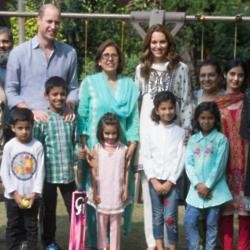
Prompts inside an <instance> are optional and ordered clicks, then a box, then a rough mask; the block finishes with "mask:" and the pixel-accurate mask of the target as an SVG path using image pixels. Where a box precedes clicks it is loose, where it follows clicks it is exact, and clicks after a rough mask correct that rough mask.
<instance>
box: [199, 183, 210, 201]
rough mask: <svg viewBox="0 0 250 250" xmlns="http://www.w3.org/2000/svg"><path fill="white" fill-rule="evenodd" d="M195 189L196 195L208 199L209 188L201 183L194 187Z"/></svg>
mask: <svg viewBox="0 0 250 250" xmlns="http://www.w3.org/2000/svg"><path fill="white" fill-rule="evenodd" d="M196 189H197V192H198V194H199V195H200V196H201V197H202V198H208V197H209V195H210V190H209V188H208V187H207V186H206V185H204V184H203V183H199V184H197V185H196Z"/></svg>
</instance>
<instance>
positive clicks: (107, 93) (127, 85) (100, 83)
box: [88, 72, 139, 118]
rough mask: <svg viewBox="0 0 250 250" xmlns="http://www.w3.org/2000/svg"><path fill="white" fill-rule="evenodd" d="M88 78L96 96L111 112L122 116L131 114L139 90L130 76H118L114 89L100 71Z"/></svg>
mask: <svg viewBox="0 0 250 250" xmlns="http://www.w3.org/2000/svg"><path fill="white" fill-rule="evenodd" d="M88 78H89V79H88V80H89V81H91V83H92V84H93V85H94V89H95V90H96V94H97V96H98V97H99V98H100V100H102V101H103V104H104V105H105V106H107V107H109V108H110V109H111V111H112V113H115V114H116V115H118V116H119V117H123V118H126V117H128V116H129V115H130V114H131V112H132V111H133V109H134V107H135V104H136V102H137V99H138V97H139V90H138V89H137V87H136V86H135V84H134V82H133V80H132V79H131V78H129V77H122V76H118V77H117V85H116V89H114V90H112V88H111V86H110V85H109V83H108V80H107V77H106V75H105V74H104V73H102V72H100V73H97V74H94V75H91V76H89V77H88Z"/></svg>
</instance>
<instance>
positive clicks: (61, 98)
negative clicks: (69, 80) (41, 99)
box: [45, 87, 67, 113]
mask: <svg viewBox="0 0 250 250" xmlns="http://www.w3.org/2000/svg"><path fill="white" fill-rule="evenodd" d="M45 98H46V99H47V100H48V101H49V109H50V110H51V111H53V112H55V113H59V112H61V111H62V110H63V108H64V106H65V103H66V98H67V92H66V90H65V89H64V88H63V87H53V88H52V89H51V90H50V91H49V93H48V94H47V95H45Z"/></svg>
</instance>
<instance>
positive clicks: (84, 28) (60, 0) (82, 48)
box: [9, 0, 250, 79]
mask: <svg viewBox="0 0 250 250" xmlns="http://www.w3.org/2000/svg"><path fill="white" fill-rule="evenodd" d="M10 2H11V3H9V9H12V10H14V9H15V6H17V0H13V1H10ZM49 2H54V3H56V4H57V5H58V6H60V8H61V10H62V12H78V13H112V14H115V13H125V14H126V13H130V12H131V11H140V10H147V11H151V10H152V9H154V8H155V9H164V10H166V11H177V12H185V13H186V15H218V16H223V15H229V16H235V15H237V14H239V13H241V14H242V15H246V16H247V15H250V8H249V6H250V5H249V3H250V1H243V0H242V1H241V0H220V1H218V0H175V1H173V0H164V1H163V0H161V1H160V0H154V1H151V0H133V1H129V3H128V4H127V5H125V6H121V4H120V6H119V5H118V4H117V3H118V2H120V3H121V2H122V1H118V0H109V1H107V0H54V1H49V0H48V1H46V0H44V1H42V2H41V1H38V0H33V1H32V0H26V1H25V3H26V10H27V11H36V10H37V8H38V6H39V5H40V4H41V3H49ZM123 2H125V1H123ZM85 21H86V20H81V19H69V18H67V19H62V25H61V26H62V29H61V32H60V35H59V39H60V40H62V39H63V40H65V41H66V42H67V43H69V44H71V45H72V46H73V47H75V48H76V50H77V54H78V61H79V72H80V75H81V79H82V78H83V77H84V76H85V75H86V74H88V73H91V72H93V60H94V57H95V53H96V49H97V47H98V46H99V44H100V43H101V42H103V41H105V40H107V39H112V40H114V41H115V42H117V43H118V44H121V43H122V41H121V40H122V33H121V24H122V22H121V21H120V20H112V19H89V20H88V22H87V25H86V22H85ZM11 23H12V27H13V32H14V36H15V40H16V39H17V32H18V31H17V21H16V18H11ZM145 28H147V24H145ZM237 29H238V36H237V56H238V57H241V58H243V59H246V60H250V47H249V45H248V41H249V39H250V26H249V25H248V23H247V22H244V23H243V22H242V23H241V22H237ZM25 30H26V39H29V38H30V37H32V36H33V35H34V34H35V33H36V30H37V28H36V20H35V19H34V18H29V19H27V20H26V22H25ZM202 30H204V38H205V39H204V44H203V46H204V52H205V56H213V55H216V56H217V57H219V58H220V59H221V60H222V61H224V60H227V59H230V58H232V57H233V53H234V39H235V23H233V22H223V21H219V22H206V20H205V21H203V22H202V21H196V22H186V23H185V25H184V27H183V28H182V29H181V30H180V32H179V33H178V34H177V36H176V37H175V41H176V46H177V49H178V51H183V50H184V51H188V52H189V53H190V54H191V55H192V58H193V61H194V64H196V63H197V61H199V60H200V56H201V47H202V45H201V42H202V41H201V37H202ZM86 33H87V37H86V36H85V34H86ZM123 35H124V41H123V43H124V48H123V49H124V52H125V54H126V67H125V69H124V73H125V74H128V75H131V76H133V74H134V70H135V67H136V65H137V64H138V62H139V55H140V51H141V46H142V41H141V38H140V37H139V35H138V34H137V33H136V31H135V30H134V29H133V28H132V26H131V25H130V24H129V23H128V22H127V23H126V25H125V31H124V34H123ZM86 39H87V43H85V40H86ZM85 54H87V58H85Z"/></svg>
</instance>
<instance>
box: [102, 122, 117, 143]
mask: <svg viewBox="0 0 250 250" xmlns="http://www.w3.org/2000/svg"><path fill="white" fill-rule="evenodd" d="M103 139H104V142H105V143H108V144H111V145H113V144H115V143H116V142H117V139H118V131H117V126H115V125H104V127H103Z"/></svg>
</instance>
